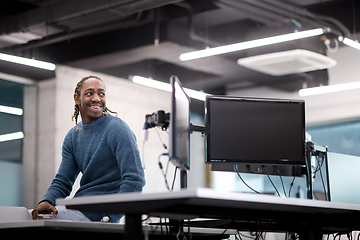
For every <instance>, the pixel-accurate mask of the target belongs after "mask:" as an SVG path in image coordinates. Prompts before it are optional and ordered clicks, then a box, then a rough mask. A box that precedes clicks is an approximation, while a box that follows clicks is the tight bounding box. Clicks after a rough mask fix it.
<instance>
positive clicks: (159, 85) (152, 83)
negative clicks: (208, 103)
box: [132, 75, 209, 101]
mask: <svg viewBox="0 0 360 240" xmlns="http://www.w3.org/2000/svg"><path fill="white" fill-rule="evenodd" d="M132 81H133V82H134V83H137V84H141V85H144V86H148V87H152V88H156V89H159V90H163V91H166V92H171V91H172V89H171V85H170V84H169V83H164V82H161V81H158V80H154V79H150V78H146V77H141V76H137V75H135V76H133V78H132ZM183 89H184V91H185V92H186V94H187V95H188V96H189V97H191V98H194V99H197V100H200V101H205V99H206V96H207V95H209V94H207V93H204V92H200V91H196V90H192V89H189V88H183Z"/></svg>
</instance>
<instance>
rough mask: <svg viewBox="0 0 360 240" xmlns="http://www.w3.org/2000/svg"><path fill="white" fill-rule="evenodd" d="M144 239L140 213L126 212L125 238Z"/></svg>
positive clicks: (127, 239) (129, 239)
mask: <svg viewBox="0 0 360 240" xmlns="http://www.w3.org/2000/svg"><path fill="white" fill-rule="evenodd" d="M134 239H144V238H143V235H142V228H141V214H126V216H125V240H134Z"/></svg>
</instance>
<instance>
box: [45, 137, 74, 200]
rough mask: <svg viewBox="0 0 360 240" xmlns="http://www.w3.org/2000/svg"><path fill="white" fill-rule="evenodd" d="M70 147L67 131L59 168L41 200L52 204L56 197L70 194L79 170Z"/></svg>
mask: <svg viewBox="0 0 360 240" xmlns="http://www.w3.org/2000/svg"><path fill="white" fill-rule="evenodd" d="M72 149H73V148H72V145H71V137H70V132H69V133H68V134H67V136H66V137H65V140H64V142H63V147H62V161H61V164H60V167H59V170H58V172H57V174H56V176H55V178H54V180H53V181H52V183H51V185H50V187H49V188H48V190H47V192H46V194H45V195H44V197H43V198H42V200H41V201H50V202H51V204H52V205H55V199H56V198H65V197H67V196H69V195H70V193H71V190H72V186H73V184H74V182H75V180H76V177H77V175H78V174H79V172H80V171H79V168H78V166H77V164H76V161H75V159H74V155H73V153H72Z"/></svg>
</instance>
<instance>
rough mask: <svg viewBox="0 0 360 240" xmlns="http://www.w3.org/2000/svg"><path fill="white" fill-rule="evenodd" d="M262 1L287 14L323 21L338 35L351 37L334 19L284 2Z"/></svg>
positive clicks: (274, 0) (277, 0)
mask: <svg viewBox="0 0 360 240" xmlns="http://www.w3.org/2000/svg"><path fill="white" fill-rule="evenodd" d="M263 1H264V2H267V3H268V4H270V5H272V6H276V7H277V8H280V9H284V10H286V11H288V12H289V13H297V14H299V15H300V16H303V17H306V18H311V19H313V20H316V21H325V22H328V23H331V24H332V25H334V26H335V27H337V28H338V29H339V30H340V31H341V32H342V34H340V35H343V36H345V37H349V36H350V35H351V34H350V31H349V30H348V29H347V28H346V27H345V26H344V25H343V24H342V23H341V22H340V21H338V20H337V19H335V18H332V17H328V16H322V15H317V14H315V13H311V12H309V11H308V10H307V9H305V8H301V7H298V6H296V5H292V4H289V3H286V2H284V1H279V0H263ZM334 31H335V29H333V28H332V32H334Z"/></svg>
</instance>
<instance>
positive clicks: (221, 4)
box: [213, 1, 279, 27]
mask: <svg viewBox="0 0 360 240" xmlns="http://www.w3.org/2000/svg"><path fill="white" fill-rule="evenodd" d="M213 3H214V4H215V5H216V6H217V7H219V8H221V9H225V10H227V11H232V12H236V13H237V14H241V15H242V16H245V17H246V18H249V19H251V20H254V21H256V22H260V23H262V24H264V25H266V26H268V27H276V26H278V25H279V24H278V23H276V22H274V21H273V20H271V19H269V18H266V17H263V16H260V15H257V14H253V13H249V12H247V11H245V10H242V9H239V8H234V6H232V5H230V4H227V3H224V2H219V1H214V2H213Z"/></svg>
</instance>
